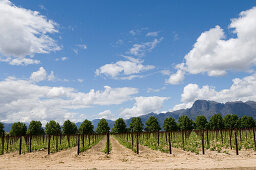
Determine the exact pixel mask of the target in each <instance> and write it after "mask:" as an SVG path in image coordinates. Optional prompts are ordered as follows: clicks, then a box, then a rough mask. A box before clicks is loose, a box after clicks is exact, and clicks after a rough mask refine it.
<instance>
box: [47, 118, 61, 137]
mask: <svg viewBox="0 0 256 170" xmlns="http://www.w3.org/2000/svg"><path fill="white" fill-rule="evenodd" d="M45 133H46V134H47V135H59V134H61V127H60V124H59V123H58V122H55V121H54V120H51V121H50V122H48V123H47V124H46V126H45Z"/></svg>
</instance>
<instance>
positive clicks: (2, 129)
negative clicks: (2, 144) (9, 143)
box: [0, 122, 4, 136]
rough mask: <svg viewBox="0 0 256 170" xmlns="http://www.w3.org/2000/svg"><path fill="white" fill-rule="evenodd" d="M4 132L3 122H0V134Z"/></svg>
mask: <svg viewBox="0 0 256 170" xmlns="http://www.w3.org/2000/svg"><path fill="white" fill-rule="evenodd" d="M3 133H4V124H3V123H1V122H0V136H1V135H2V134H3Z"/></svg>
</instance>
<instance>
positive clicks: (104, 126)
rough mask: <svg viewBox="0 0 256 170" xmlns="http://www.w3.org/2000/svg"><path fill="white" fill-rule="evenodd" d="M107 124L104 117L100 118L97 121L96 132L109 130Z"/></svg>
mask: <svg viewBox="0 0 256 170" xmlns="http://www.w3.org/2000/svg"><path fill="white" fill-rule="evenodd" d="M109 129H110V128H109V126H108V122H107V121H106V120H105V119H101V120H100V122H99V123H98V126H97V129H96V132H97V133H100V134H102V133H107V132H108V131H109Z"/></svg>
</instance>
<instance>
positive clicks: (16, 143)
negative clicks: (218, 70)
mask: <svg viewBox="0 0 256 170" xmlns="http://www.w3.org/2000/svg"><path fill="white" fill-rule="evenodd" d="M178 122H179V123H176V121H175V120H174V119H173V118H171V117H170V118H167V119H166V120H165V122H164V125H163V129H164V131H161V128H160V125H159V124H158V121H157V119H156V118H155V117H150V118H149V119H148V121H147V122H146V123H145V125H146V127H145V128H144V125H143V123H142V122H141V119H140V118H133V119H132V121H131V123H130V125H129V128H127V126H126V124H125V122H124V120H123V119H121V118H119V119H117V120H116V121H115V124H114V127H113V128H112V129H111V131H110V128H109V126H108V123H107V121H106V120H105V119H101V120H100V122H99V123H98V126H97V128H96V131H94V130H93V128H94V127H93V125H92V124H91V122H90V121H88V120H85V121H84V122H83V123H82V124H81V125H80V127H79V128H77V127H76V125H75V124H74V123H72V122H70V121H68V120H67V121H65V122H64V124H63V126H62V127H61V126H60V125H59V124H58V123H57V122H55V121H50V122H49V123H47V124H46V127H45V130H44V129H43V128H42V124H41V123H40V122H39V121H32V122H31V123H30V125H29V127H28V130H27V128H26V126H25V124H23V123H21V122H17V123H14V124H13V125H12V129H11V131H10V132H4V131H3V130H2V136H1V137H0V154H1V155H0V158H1V159H0V162H1V161H7V163H9V161H13V162H22V161H24V162H23V163H21V166H22V164H24V163H26V162H27V161H28V159H29V160H30V159H34V160H35V162H38V164H40V163H42V162H44V165H45V166H47V162H48V161H50V162H52V163H54V161H55V164H52V165H51V166H55V165H56V168H58V167H59V165H58V164H59V162H61V163H62V162H63V163H64V164H65V162H67V164H65V166H66V165H67V166H69V165H70V164H72V166H73V167H77V168H80V166H85V167H91V168H94V167H95V165H100V167H105V168H106V169H108V168H110V167H108V166H106V165H108V164H109V163H110V164H111V166H112V168H117V167H119V168H120V167H122V166H125V167H126V166H128V167H130V168H131V169H135V168H142V167H141V165H140V164H138V163H139V161H138V160H140V161H142V162H144V163H145V164H147V165H150V166H149V167H148V168H152V167H151V166H157V167H158V166H161V167H163V168H170V167H169V166H174V165H176V164H175V162H178V164H179V167H181V168H200V167H198V163H196V162H197V161H198V160H203V161H204V164H205V166H206V165H207V166H208V165H209V166H212V167H213V168H215V167H219V168H223V167H225V168H229V167H233V166H234V167H240V166H242V167H247V168H248V167H256V156H255V155H256V141H255V122H254V120H253V119H251V118H246V117H242V118H238V117H236V116H235V115H228V116H225V118H224V119H222V117H221V116H220V115H219V114H215V115H214V116H213V117H212V118H211V119H210V120H209V122H208V121H207V119H206V118H205V117H202V116H198V117H197V118H196V120H195V122H194V121H193V120H191V119H189V118H188V117H187V116H181V117H180V118H179V120H178ZM244 122H247V123H244ZM245 126H247V127H246V128H242V127H245ZM35 134H38V135H35ZM226 158H228V159H226ZM220 160H223V161H224V162H222V164H219V163H218V162H219V161H220ZM234 160H239V161H237V162H236V163H235V162H234ZM56 161H57V162H56ZM111 161H114V162H111ZM152 161H153V162H159V163H156V164H153V165H151V164H150V162H152ZM225 161H227V162H225ZM116 162H119V163H120V164H119V165H118V166H117V165H116ZM131 162H132V163H133V164H130V163H131ZM160 162H164V163H165V164H160ZM184 162H185V163H186V166H184V165H183V163H184ZM211 162H213V165H210V164H209V163H211ZM248 162H249V163H248ZM85 163H86V164H85ZM14 164H15V163H14ZM105 164H106V165H105ZM6 165H8V164H6ZM79 165H80V166H79ZM89 165H90V166H89ZM192 165H193V166H192ZM2 166H3V167H4V168H9V166H6V167H5V164H2ZM27 166H29V167H31V168H33V167H37V166H38V165H37V164H33V166H32V165H30V164H29V165H27ZM96 167H97V166H96ZM0 168H1V167H0ZM14 168H17V167H16V164H15V166H14ZM38 168H41V167H38ZM61 168H63V167H61ZM98 168H99V167H98Z"/></svg>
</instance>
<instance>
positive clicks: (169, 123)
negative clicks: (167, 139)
mask: <svg viewBox="0 0 256 170" xmlns="http://www.w3.org/2000/svg"><path fill="white" fill-rule="evenodd" d="M164 130H165V131H175V130H178V125H177V123H176V121H175V119H174V118H172V117H169V118H166V119H165V120H164Z"/></svg>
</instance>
